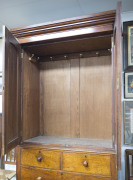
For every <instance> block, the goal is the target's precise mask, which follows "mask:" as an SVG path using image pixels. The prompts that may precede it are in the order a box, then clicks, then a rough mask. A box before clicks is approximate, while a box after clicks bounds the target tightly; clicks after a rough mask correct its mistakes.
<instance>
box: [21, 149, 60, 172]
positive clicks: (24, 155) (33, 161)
mask: <svg viewBox="0 0 133 180" xmlns="http://www.w3.org/2000/svg"><path fill="white" fill-rule="evenodd" d="M21 165H27V166H35V167H43V168H50V169H60V152H57V151H48V150H32V149H22V150H21Z"/></svg>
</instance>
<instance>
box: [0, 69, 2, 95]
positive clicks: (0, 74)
mask: <svg viewBox="0 0 133 180" xmlns="http://www.w3.org/2000/svg"><path fill="white" fill-rule="evenodd" d="M0 95H2V72H1V71H0Z"/></svg>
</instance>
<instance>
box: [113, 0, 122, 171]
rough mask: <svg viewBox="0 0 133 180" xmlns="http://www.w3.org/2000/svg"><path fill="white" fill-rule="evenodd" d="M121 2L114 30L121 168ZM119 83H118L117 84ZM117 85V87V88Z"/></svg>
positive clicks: (118, 140)
mask: <svg viewBox="0 0 133 180" xmlns="http://www.w3.org/2000/svg"><path fill="white" fill-rule="evenodd" d="M121 11H122V5H121V2H119V3H118V4H117V11H116V20H115V31H114V39H115V46H114V49H115V50H114V53H115V54H114V60H115V81H114V83H115V85H114V88H115V105H114V106H115V108H116V109H117V110H116V111H115V113H116V114H115V124H117V125H116V126H115V127H116V134H117V166H118V170H121V69H122V68H121V67H122V64H121V62H122V27H121V26H122V23H121ZM116 79H117V81H116ZM117 83H118V84H117ZM116 87H117V88H116Z"/></svg>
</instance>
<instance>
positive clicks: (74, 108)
mask: <svg viewBox="0 0 133 180" xmlns="http://www.w3.org/2000/svg"><path fill="white" fill-rule="evenodd" d="M70 83H71V84H70V85H71V89H70V93H71V97H70V100H71V124H70V128H71V137H80V121H79V113H80V112H79V59H72V60H71V82H70Z"/></svg>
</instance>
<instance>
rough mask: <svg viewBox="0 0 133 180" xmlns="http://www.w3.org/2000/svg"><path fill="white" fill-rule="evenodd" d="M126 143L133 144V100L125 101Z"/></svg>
mask: <svg viewBox="0 0 133 180" xmlns="http://www.w3.org/2000/svg"><path fill="white" fill-rule="evenodd" d="M123 112H124V144H126V145H133V101H124V111H123Z"/></svg>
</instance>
